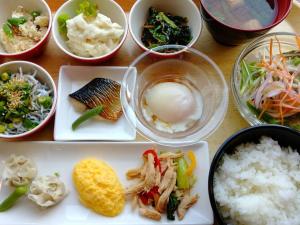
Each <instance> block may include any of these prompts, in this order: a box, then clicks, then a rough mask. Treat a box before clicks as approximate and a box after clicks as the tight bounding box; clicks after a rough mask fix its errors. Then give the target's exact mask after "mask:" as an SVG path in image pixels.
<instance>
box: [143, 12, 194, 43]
mask: <svg viewBox="0 0 300 225" xmlns="http://www.w3.org/2000/svg"><path fill="white" fill-rule="evenodd" d="M187 23H188V20H187V18H184V17H181V16H174V15H172V14H170V13H164V12H160V11H158V10H157V9H155V8H153V7H151V8H150V9H149V16H148V19H147V21H146V23H145V25H144V30H143V33H142V42H143V43H144V45H145V46H146V47H147V48H150V49H151V48H155V47H157V46H161V45H168V44H178V45H188V44H189V43H190V41H191V40H192V33H191V29H190V27H189V26H188V25H187Z"/></svg>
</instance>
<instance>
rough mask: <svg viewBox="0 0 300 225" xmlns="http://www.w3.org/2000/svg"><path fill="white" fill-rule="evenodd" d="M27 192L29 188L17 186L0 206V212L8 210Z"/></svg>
mask: <svg viewBox="0 0 300 225" xmlns="http://www.w3.org/2000/svg"><path fill="white" fill-rule="evenodd" d="M28 190H29V186H28V185H25V186H19V187H16V189H15V190H14V191H13V192H12V193H11V194H10V195H9V196H8V197H7V198H6V199H5V200H4V201H3V202H2V203H1V204H0V212H4V211H7V210H9V209H10V208H11V207H13V206H14V204H15V203H16V202H17V201H18V199H19V198H21V197H22V196H24V195H26V194H27V192H28Z"/></svg>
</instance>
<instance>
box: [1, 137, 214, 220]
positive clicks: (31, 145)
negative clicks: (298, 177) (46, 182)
mask: <svg viewBox="0 0 300 225" xmlns="http://www.w3.org/2000/svg"><path fill="white" fill-rule="evenodd" d="M153 147H155V148H156V149H158V150H159V151H160V150H172V151H177V150H179V149H174V148H173V149H170V148H167V147H162V146H157V145H155V144H153V143H145V142H142V143H140V142H128V143H118V142H115V143H109V142H102V143H86V142H80V143H79V142H73V143H71V142H18V143H12V142H11V143H4V142H2V143H0V149H1V153H0V158H1V159H2V160H3V159H5V158H7V157H8V156H9V155H10V154H22V155H25V156H27V157H30V158H32V159H33V160H34V161H35V162H36V164H37V167H38V171H39V173H38V174H39V175H50V174H54V173H56V172H57V173H59V175H60V177H61V179H62V180H63V181H64V182H65V183H66V186H67V187H68V189H69V190H70V193H69V195H68V196H67V197H66V198H65V199H64V200H63V201H62V202H61V203H60V204H58V205H56V206H54V207H52V208H49V209H43V210H42V209H40V208H38V207H37V206H36V205H35V204H33V203H32V202H30V201H29V200H28V199H26V198H23V199H21V200H20V201H19V202H18V203H17V204H16V205H15V206H14V207H13V208H12V209H10V210H9V211H7V212H5V213H0V225H32V224H38V225H57V224H60V225H96V224H97V225H101V224H103V225H114V224H118V225H121V224H122V225H123V224H124V225H127V224H128V225H134V224H139V225H150V224H165V225H166V224H185V225H209V224H212V223H213V214H212V210H211V206H210V204H209V197H208V186H207V182H208V172H209V153H208V152H209V151H208V144H207V143H206V142H200V143H198V144H195V145H193V146H190V147H189V148H181V149H180V150H183V151H185V150H193V151H194V152H195V154H196V157H197V160H198V165H197V168H196V170H195V174H196V176H197V182H196V184H195V187H194V188H193V191H194V192H195V193H198V194H199V196H200V198H199V201H198V202H197V204H196V205H194V206H193V207H192V208H191V209H189V210H188V212H187V214H186V216H185V218H184V219H183V220H182V221H179V220H175V221H167V219H166V216H165V215H164V216H163V219H162V220H161V221H159V222H157V221H152V220H149V219H146V218H143V217H141V216H139V214H138V211H137V210H136V211H132V209H131V205H130V202H127V203H126V207H125V209H124V211H123V212H122V213H121V214H120V215H119V216H117V217H113V218H110V217H103V216H101V215H98V214H96V213H94V212H92V211H90V210H89V209H87V208H85V207H83V206H82V205H81V204H80V202H79V200H78V195H77V193H76V191H75V189H74V186H73V182H72V169H73V167H74V165H75V163H77V162H78V161H79V160H81V159H84V158H86V157H95V158H98V159H102V160H104V161H106V162H107V163H109V164H110V165H111V166H112V167H113V168H114V169H115V171H116V173H117V174H118V176H119V178H120V181H121V183H122V184H123V185H124V187H126V186H128V184H129V183H128V181H127V180H126V177H125V173H126V171H127V170H128V169H132V168H136V167H138V166H139V165H140V163H141V159H140V157H141V155H142V153H143V151H144V150H147V149H149V148H153ZM9 191H10V190H9V188H8V187H7V186H4V185H2V190H1V192H0V199H3V198H4V197H5V196H7V195H8V194H9ZM18 218H20V219H21V220H19V219H18Z"/></svg>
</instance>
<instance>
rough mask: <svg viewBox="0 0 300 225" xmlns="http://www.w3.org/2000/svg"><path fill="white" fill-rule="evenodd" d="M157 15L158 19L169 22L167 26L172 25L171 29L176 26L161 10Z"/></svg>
mask: <svg viewBox="0 0 300 225" xmlns="http://www.w3.org/2000/svg"><path fill="white" fill-rule="evenodd" d="M158 16H159V18H160V19H162V20H164V21H165V22H166V23H167V24H169V26H170V27H172V28H173V29H177V28H178V27H177V25H176V24H175V23H174V22H173V21H172V20H170V18H169V17H167V16H166V14H164V13H163V12H159V13H158Z"/></svg>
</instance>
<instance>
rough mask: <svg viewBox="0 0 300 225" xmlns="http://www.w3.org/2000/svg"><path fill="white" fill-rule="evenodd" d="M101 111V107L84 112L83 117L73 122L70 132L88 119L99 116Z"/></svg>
mask: <svg viewBox="0 0 300 225" xmlns="http://www.w3.org/2000/svg"><path fill="white" fill-rule="evenodd" d="M102 110H103V106H98V107H96V108H93V109H90V110H88V111H86V112H85V113H84V114H83V115H81V116H80V117H79V118H78V119H77V120H75V122H74V123H73V124H72V130H76V128H77V127H78V126H79V125H80V124H82V123H83V122H85V121H87V120H89V119H90V118H92V117H94V116H97V115H99V114H100V113H101V112H102Z"/></svg>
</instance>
